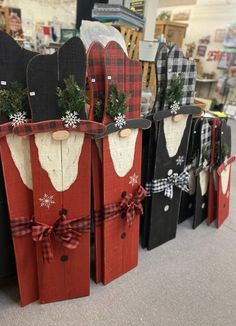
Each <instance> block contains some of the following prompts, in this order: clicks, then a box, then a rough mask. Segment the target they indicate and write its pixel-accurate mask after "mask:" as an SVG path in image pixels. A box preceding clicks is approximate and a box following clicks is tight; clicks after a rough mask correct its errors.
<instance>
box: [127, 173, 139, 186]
mask: <svg viewBox="0 0 236 326" xmlns="http://www.w3.org/2000/svg"><path fill="white" fill-rule="evenodd" d="M136 183H138V175H136V174H135V173H134V174H133V175H131V176H130V177H129V184H130V185H132V187H133V186H134V185H135V184H136Z"/></svg>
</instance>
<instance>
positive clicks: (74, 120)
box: [61, 111, 80, 128]
mask: <svg viewBox="0 0 236 326" xmlns="http://www.w3.org/2000/svg"><path fill="white" fill-rule="evenodd" d="M61 120H63V121H64V125H65V127H66V128H76V127H77V126H78V124H79V123H80V118H78V112H75V111H74V112H70V111H66V115H65V116H63V117H62V118H61Z"/></svg>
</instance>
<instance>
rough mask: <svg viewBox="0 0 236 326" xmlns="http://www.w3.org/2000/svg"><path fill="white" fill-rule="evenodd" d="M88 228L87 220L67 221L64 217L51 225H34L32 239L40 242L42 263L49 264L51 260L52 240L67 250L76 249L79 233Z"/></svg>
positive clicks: (88, 221)
mask: <svg viewBox="0 0 236 326" xmlns="http://www.w3.org/2000/svg"><path fill="white" fill-rule="evenodd" d="M89 228H90V219H89V218H75V219H72V220H68V219H67V218H66V215H64V214H63V215H61V217H60V218H59V219H58V220H57V221H56V222H55V223H54V224H53V225H47V224H44V223H39V222H38V223H36V225H33V226H32V238H33V240H34V241H36V242H42V254H43V261H44V262H48V263H50V262H51V261H52V260H53V250H52V238H54V239H55V240H56V241H59V242H61V244H62V245H63V246H64V247H65V248H67V249H76V248H77V246H78V244H79V242H80V238H81V233H82V232H86V231H88V230H89Z"/></svg>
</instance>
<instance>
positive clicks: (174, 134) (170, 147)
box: [164, 115, 188, 157]
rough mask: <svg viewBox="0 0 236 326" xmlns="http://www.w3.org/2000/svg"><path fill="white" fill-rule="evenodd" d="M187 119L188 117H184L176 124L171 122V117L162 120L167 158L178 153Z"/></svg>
mask: <svg viewBox="0 0 236 326" xmlns="http://www.w3.org/2000/svg"><path fill="white" fill-rule="evenodd" d="M187 119H188V115H185V116H184V117H183V119H182V120H180V121H178V122H175V121H173V119H172V116H171V117H168V118H166V119H164V134H165V139H166V148H167V152H168V155H169V157H173V156H175V155H176V154H177V152H178V149H179V146H180V144H181V141H182V138H183V134H184V130H185V128H186V124H187Z"/></svg>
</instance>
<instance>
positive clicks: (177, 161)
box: [176, 156, 184, 165]
mask: <svg viewBox="0 0 236 326" xmlns="http://www.w3.org/2000/svg"><path fill="white" fill-rule="evenodd" d="M183 163H184V157H183V156H178V157H177V159H176V164H177V165H182V164H183Z"/></svg>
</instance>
